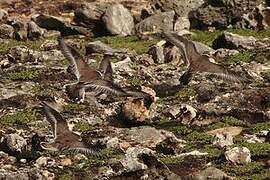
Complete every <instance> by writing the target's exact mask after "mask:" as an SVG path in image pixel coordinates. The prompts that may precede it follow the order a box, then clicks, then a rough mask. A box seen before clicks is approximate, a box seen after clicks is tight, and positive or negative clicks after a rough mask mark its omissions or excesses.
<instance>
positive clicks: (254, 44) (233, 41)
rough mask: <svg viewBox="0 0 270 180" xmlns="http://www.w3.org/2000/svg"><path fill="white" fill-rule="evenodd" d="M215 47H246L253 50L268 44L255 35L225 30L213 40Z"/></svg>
mask: <svg viewBox="0 0 270 180" xmlns="http://www.w3.org/2000/svg"><path fill="white" fill-rule="evenodd" d="M213 47H214V49H219V48H227V49H246V50H252V49H256V48H265V47H267V44H264V43H262V42H259V41H257V40H256V39H255V38H254V37H252V36H249V37H245V36H240V35H237V34H233V33H230V32H223V33H222V34H221V35H220V36H219V37H217V38H216V39H215V40H214V41H213Z"/></svg>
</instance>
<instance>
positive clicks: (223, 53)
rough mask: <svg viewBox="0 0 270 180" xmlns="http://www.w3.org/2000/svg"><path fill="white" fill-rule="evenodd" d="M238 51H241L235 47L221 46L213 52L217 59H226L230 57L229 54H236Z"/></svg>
mask: <svg viewBox="0 0 270 180" xmlns="http://www.w3.org/2000/svg"><path fill="white" fill-rule="evenodd" d="M238 53H239V51H237V50H235V49H225V48H219V49H217V50H216V51H215V52H214V53H213V55H214V57H215V58H216V59H218V60H219V59H224V58H226V57H229V56H234V55H236V54H238Z"/></svg>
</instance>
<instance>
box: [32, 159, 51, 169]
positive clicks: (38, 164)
mask: <svg viewBox="0 0 270 180" xmlns="http://www.w3.org/2000/svg"><path fill="white" fill-rule="evenodd" d="M48 160H49V158H48V157H40V158H38V159H37V160H36V163H35V166H36V167H46V166H47V164H48Z"/></svg>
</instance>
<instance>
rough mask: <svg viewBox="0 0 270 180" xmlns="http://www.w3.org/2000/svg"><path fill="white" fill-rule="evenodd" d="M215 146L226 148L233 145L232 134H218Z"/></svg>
mask: <svg viewBox="0 0 270 180" xmlns="http://www.w3.org/2000/svg"><path fill="white" fill-rule="evenodd" d="M213 145H215V146H217V147H220V148H224V147H226V146H231V145H233V137H232V135H230V134H216V135H215V138H214V140H213Z"/></svg>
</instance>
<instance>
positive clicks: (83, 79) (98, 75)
mask: <svg viewBox="0 0 270 180" xmlns="http://www.w3.org/2000/svg"><path fill="white" fill-rule="evenodd" d="M58 42H59V47H60V49H61V51H62V53H63V55H64V56H65V58H66V59H68V60H69V62H70V70H71V72H72V73H73V74H74V75H75V76H76V79H77V82H76V83H74V84H71V85H66V91H67V94H68V96H69V98H70V99H72V100H75V101H77V102H83V101H84V97H85V91H86V90H90V91H94V92H96V93H106V94H112V95H117V96H132V97H137V98H144V99H145V100H146V101H152V97H151V96H150V95H149V94H147V93H145V92H142V91H139V90H135V89H131V88H121V87H120V86H119V85H117V84H115V83H114V82H113V75H112V73H113V70H112V66H111V62H110V58H111V55H110V54H105V55H104V57H103V59H102V61H101V62H100V65H99V68H98V69H97V70H96V69H94V68H92V67H90V66H89V65H88V64H87V63H86V62H85V61H84V58H83V57H82V56H81V55H80V53H79V52H78V51H77V50H76V49H74V48H73V47H71V46H69V45H67V44H66V43H65V41H64V39H63V38H61V37H60V38H59V39H58Z"/></svg>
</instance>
